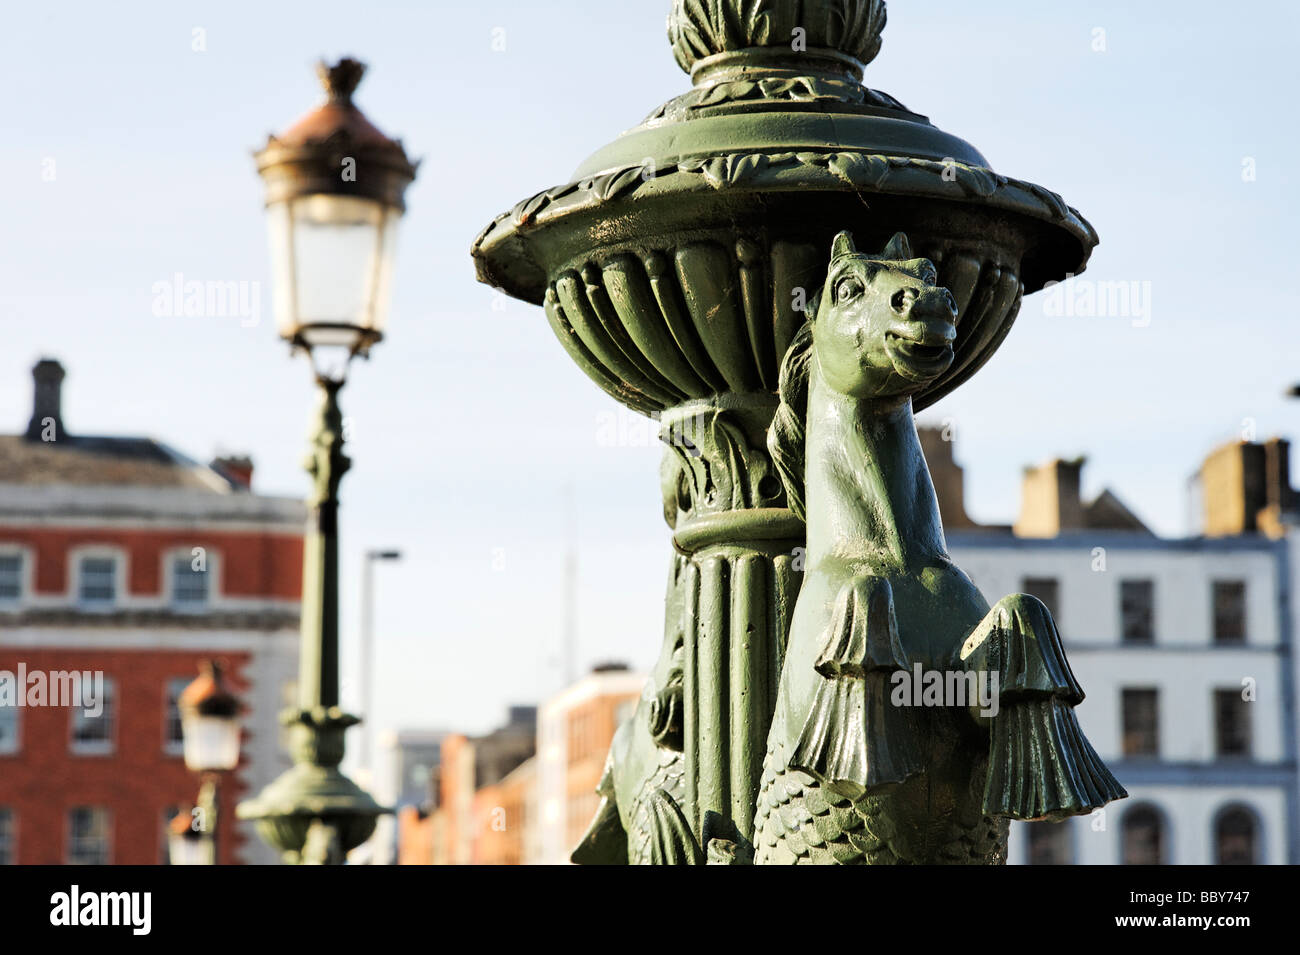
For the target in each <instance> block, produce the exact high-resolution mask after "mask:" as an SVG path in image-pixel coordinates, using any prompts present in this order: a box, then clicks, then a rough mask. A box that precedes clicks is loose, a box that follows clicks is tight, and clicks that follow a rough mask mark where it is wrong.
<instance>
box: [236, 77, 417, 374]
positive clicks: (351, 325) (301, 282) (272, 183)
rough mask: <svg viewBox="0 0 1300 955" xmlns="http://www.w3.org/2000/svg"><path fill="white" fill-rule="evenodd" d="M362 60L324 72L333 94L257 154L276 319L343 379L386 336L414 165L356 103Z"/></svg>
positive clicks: (319, 369) (323, 367)
mask: <svg viewBox="0 0 1300 955" xmlns="http://www.w3.org/2000/svg"><path fill="white" fill-rule="evenodd" d="M365 70H366V67H365V64H363V63H359V62H357V61H356V60H353V59H350V58H345V59H342V60H340V61H339V62H338V63H337V64H335V65H334V66H328V65H326V64H325V63H323V62H322V63H320V64H319V65H318V67H317V72H318V73H319V75H320V78H321V82H322V83H323V84H324V86H325V92H326V96H327V99H326V101H325V102H324V103H323V104H321V105H320V106H318V107H317V108H316V109H314V110H312V111H311V112H310V113H308V114H307V115H306V116H304V117H302V118H301V119H300V120H298V122H296V123H294V125H293V126H291V127H290V128H289V129H288V130H287V131H286V132H284V133H283V134H281V135H279V136H271V137H270V139H269V140H268V142H267V144H266V147H265V148H264V149H262V150H261V151H260V152H258V153H257V154H256V156H255V158H256V160H257V171H258V173H260V174H261V176H262V179H263V181H264V182H265V184H266V210H267V222H268V225H269V228H270V239H271V266H272V280H273V285H274V302H275V316H276V324H277V326H278V327H279V331H280V335H281V337H282V338H284V339H285V340H286V341H288V342H290V343H291V344H292V345H294V346H295V347H299V348H303V349H304V350H306V351H307V352H308V354H309V355H311V356H312V363H313V365H314V366H315V368H316V373H317V375H318V376H320V377H326V378H333V379H341V378H342V377H343V376H344V375H345V374H346V371H347V365H348V362H349V360H350V359H351V358H352V357H353V356H354V355H363V356H364V355H366V354H367V353H368V352H369V350H370V347H371V346H372V345H373V344H374V343H375V342H377V341H379V340H380V339H381V338H382V337H383V334H384V325H385V322H386V321H387V318H388V303H389V291H390V288H391V286H392V277H393V257H394V252H395V249H396V241H397V223H398V220H399V219H400V218H401V216H402V213H403V212H404V211H405V209H406V205H405V202H404V199H403V195H404V193H405V191H406V187H407V186H408V185H409V184H410V183H411V181H412V180H413V179H414V178H415V170H416V165H417V164H416V163H413V162H412V161H411V160H410V159H408V158H407V156H406V152H405V150H404V149H403V148H402V144H401V142H400V141H398V140H395V139H389V138H388V137H387V136H385V135H384V134H383V133H381V132H380V131H379V130H378V129H376V128H375V127H374V126H373V125H372V124H371V123H370V121H369V120H368V119H366V117H365V116H364V115H362V113H361V111H360V110H359V109H357V107H356V106H355V105H353V103H352V94H353V92H354V91H355V90H356V88H357V84H358V83H360V82H361V77H362V75H363V74H364V73H365Z"/></svg>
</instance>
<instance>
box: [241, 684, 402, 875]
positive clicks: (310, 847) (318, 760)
mask: <svg viewBox="0 0 1300 955" xmlns="http://www.w3.org/2000/svg"><path fill="white" fill-rule="evenodd" d="M281 719H282V721H283V722H285V723H287V724H289V725H290V733H291V740H290V751H291V752H292V754H293V759H294V765H293V767H292V768H290V769H289V770H287V771H286V772H285V773H283V774H282V775H281V776H280V777H279V778H277V779H275V780H274V781H273V782H271V783H270V784H269V785H268V786H267V787H266V788H265V789H263V790H262V791H261V792H260V793H259V794H258V795H256V796H254V797H253V798H252V799H248V800H246V801H244V802H242V803H240V804H239V806H238V808H237V809H236V811H235V814H236V815H237V816H238V817H239V818H240V819H251V820H253V821H255V822H256V823H257V832H258V835H259V836H261V838H262V840H263V841H264V842H266V843H267V844H268V845H270V846H271V847H272V848H274V849H276V850H277V851H279V852H280V854H281V855H282V856H283V858H284V860H285V862H288V863H290V864H291V865H342V864H343V862H344V860H345V859H346V857H347V854H348V853H349V852H351V851H352V850H353V849H355V848H356V847H357V846H359V845H361V844H362V843H363V842H365V841H366V840H367V839H369V838H370V836H371V835H372V834H373V833H374V831H375V822H376V820H377V819H378V817H379V816H381V815H383V814H385V813H388V812H391V811H392V810H390V809H386V808H384V807H382V806H380V805H379V804H378V803H377V802H375V800H374V798H373V797H372V796H371V795H370V794H369V793H368V792H366V791H365V790H364V789H362V788H361V787H360V786H358V785H357V784H356V783H354V782H353V781H352V780H350V779H348V777H347V776H345V775H343V773H342V772H340V770H339V768H338V764H339V762H340V761H341V760H342V758H343V733H344V731H345V730H347V728H348V727H350V726H355V725H356V724H357V723H359V722H360V720H358V719H357V718H356V717H355V716H350V715H348V714H347V713H344V712H343V711H342V710H340V709H339V708H338V707H331V708H329V709H319V708H318V709H315V710H287V711H285V713H284V714H283V715H282V717H281Z"/></svg>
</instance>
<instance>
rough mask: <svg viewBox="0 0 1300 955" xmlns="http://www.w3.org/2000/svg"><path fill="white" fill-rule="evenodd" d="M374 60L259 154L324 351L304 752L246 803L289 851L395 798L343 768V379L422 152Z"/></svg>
mask: <svg viewBox="0 0 1300 955" xmlns="http://www.w3.org/2000/svg"><path fill="white" fill-rule="evenodd" d="M364 71H365V66H364V65H363V64H361V63H359V62H357V61H356V60H353V59H350V58H345V59H342V60H340V61H339V62H338V63H337V64H335V65H334V66H326V65H325V64H324V63H322V64H320V66H319V73H320V77H321V81H322V83H323V84H324V86H325V91H326V94H327V99H326V101H325V102H324V103H323V104H321V105H320V106H318V107H317V108H316V109H314V110H312V111H311V112H310V113H308V114H307V115H306V116H304V117H303V118H302V119H300V120H298V122H296V123H295V124H294V125H293V126H292V127H290V128H289V130H288V131H287V132H285V133H283V134H282V135H280V136H272V137H271V138H270V140H269V141H268V142H267V145H266V148H264V149H263V150H262V151H261V152H259V153H257V154H256V159H257V170H258V172H259V173H260V174H261V176H262V179H263V181H264V182H265V183H266V207H267V216H268V224H269V227H270V239H271V260H272V269H273V276H274V286H275V293H274V299H275V314H276V322H277V325H278V327H279V332H280V335H281V337H283V338H284V339H285V340H286V341H287V342H289V344H290V345H291V346H292V347H293V349H294V350H295V351H298V350H301V351H304V352H306V353H307V355H308V357H309V358H310V359H311V362H312V367H313V369H314V371H315V375H316V383H317V386H318V387H319V389H320V406H319V410H318V412H317V415H316V419H315V426H314V429H313V434H312V443H311V451H310V454H309V457H308V460H307V471H308V473H309V474H311V476H312V479H313V487H312V493H311V495H310V496H309V498H308V500H307V504H308V506H309V508H310V510H311V517H310V520H309V525H308V529H307V534H306V537H305V539H304V549H303V602H302V640H301V648H300V657H299V672H298V706H297V707H295V708H293V709H291V710H289V711H287V712H286V713H284V714H283V716H282V719H283V720H284V721H285V722H286V723H287V724H288V725H289V726H290V748H291V751H292V755H293V759H294V766H293V768H291V769H290V770H289V771H288V772H286V773H285V774H284V775H283V776H281V777H280V778H279V779H277V780H275V781H274V782H273V783H271V784H270V785H269V786H268V787H267V788H266V789H265V790H263V791H262V793H260V794H259V795H258V796H256V797H255V798H253V799H250V800H248V801H247V802H244V803H242V804H241V805H240V806H239V809H238V815H239V817H240V818H241V819H256V820H257V822H258V831H259V832H260V833H261V835H262V837H263V838H264V839H265V840H266V841H267V842H268V843H269V844H271V845H272V846H274V847H275V848H277V849H279V850H280V851H281V853H283V855H284V857H285V859H286V860H287V861H290V862H304V863H318V864H325V863H341V862H342V861H343V858H344V856H345V855H346V853H347V852H348V851H349V850H351V849H353V848H355V847H356V846H358V845H360V844H361V843H362V842H364V841H365V840H366V839H367V838H368V837H369V836H370V834H371V832H373V831H374V828H375V819H376V817H377V816H378V815H380V814H381V813H382V812H383V811H384V810H382V809H381V808H380V807H379V806H378V805H377V804H376V803H375V801H374V799H372V798H371V797H370V795H369V794H368V793H366V792H364V791H363V790H362V789H361V788H360V787H358V786H357V785H356V784H355V783H353V782H352V781H351V780H350V779H348V778H347V777H346V776H344V775H343V774H342V773H341V772H340V771H339V768H338V766H339V762H340V761H341V760H342V758H343V734H344V731H345V730H346V729H347V728H348V727H349V726H353V725H355V724H356V723H358V722H360V720H359V719H358V718H357V717H355V716H351V715H349V714H347V713H344V712H343V710H342V709H341V708H340V707H339V653H338V643H339V640H338V638H339V619H338V485H339V481H340V480H341V479H342V477H343V474H344V472H345V471H346V470H347V469H348V465H349V463H350V462H349V461H348V458H347V457H346V456H345V455H344V454H343V415H342V412H341V411H340V410H339V403H338V392H339V389H341V388H342V387H343V383H344V381H345V379H346V376H347V369H348V365H349V363H350V361H351V359H352V358H353V357H354V356H356V355H362V356H368V355H369V352H370V349H371V347H372V346H373V345H374V344H375V342H377V341H379V340H380V339H381V338H382V337H383V332H384V323H385V320H386V318H387V313H388V303H389V288H390V286H391V282H392V271H393V253H394V245H395V238H396V229H397V221H398V219H399V218H400V217H401V215H402V213H403V212H404V211H405V203H404V201H403V195H404V193H405V191H406V187H407V186H408V185H410V183H411V181H412V180H413V179H414V178H415V170H416V164H415V163H413V162H412V161H411V160H410V159H408V158H407V156H406V152H405V150H403V148H402V144H401V143H400V142H399V141H397V140H394V139H389V138H388V137H387V136H385V135H384V134H383V133H381V132H380V131H379V130H378V129H376V128H375V127H374V126H373V125H372V124H371V123H370V121H369V120H367V119H366V117H365V116H364V115H362V113H361V111H360V110H359V109H357V107H356V106H355V105H354V104H353V102H352V94H353V92H354V91H355V90H356V87H357V84H358V83H359V82H360V81H361V76H362V74H363V73H364Z"/></svg>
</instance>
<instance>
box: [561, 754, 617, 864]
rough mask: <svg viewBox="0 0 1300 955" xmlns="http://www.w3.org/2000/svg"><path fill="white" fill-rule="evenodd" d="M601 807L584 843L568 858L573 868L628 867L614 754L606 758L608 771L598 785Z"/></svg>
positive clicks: (597, 808)
mask: <svg viewBox="0 0 1300 955" xmlns="http://www.w3.org/2000/svg"><path fill="white" fill-rule="evenodd" d="M596 792H597V793H599V794H600V805H599V806H598V807H596V815H595V817H594V818H593V819H592V820H591V823H590V824H589V825H588V826H587V831H586V832H585V833H584V834H583V836H582V841H581V842H579V843H578V845H577V847H576V848H575V849H574V850H573V852H572V853H570V855H569V861H570V862H572V863H573V864H574V865H627V830H625V829H624V828H623V820H622V818H620V816H619V814H618V801H617V799H616V798H615V796H614V754H613V753H610V754H609V755H608V756H606V757H605V769H604V771H603V772H602V773H601V776H600V782H598V783H597V784H596Z"/></svg>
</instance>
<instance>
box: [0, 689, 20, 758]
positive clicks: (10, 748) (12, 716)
mask: <svg viewBox="0 0 1300 955" xmlns="http://www.w3.org/2000/svg"><path fill="white" fill-rule="evenodd" d="M18 691H19V692H23V688H22V687H19V688H18ZM18 745H19V744H18V705H17V701H15V702H13V703H0V756H2V755H5V754H7V753H16V752H18Z"/></svg>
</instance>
